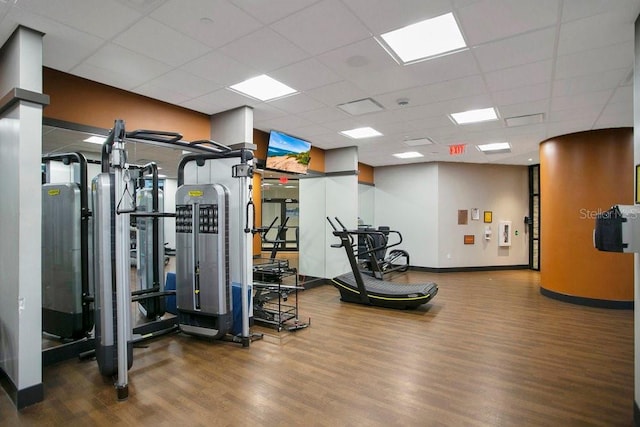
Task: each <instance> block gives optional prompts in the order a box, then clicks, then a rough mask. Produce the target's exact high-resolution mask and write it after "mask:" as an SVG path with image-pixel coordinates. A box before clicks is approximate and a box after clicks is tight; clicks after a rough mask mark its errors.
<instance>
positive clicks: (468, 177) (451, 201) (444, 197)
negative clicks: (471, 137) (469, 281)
mask: <svg viewBox="0 0 640 427" xmlns="http://www.w3.org/2000/svg"><path fill="white" fill-rule="evenodd" d="M438 175H439V180H438V182H439V184H438V204H437V206H438V211H439V215H438V216H439V221H438V229H439V230H440V237H439V242H438V246H439V253H438V267H440V268H448V267H478V266H507V265H526V264H528V263H529V240H528V239H529V234H527V233H525V230H526V228H525V225H524V217H525V216H528V215H529V194H528V191H529V190H528V185H529V184H528V169H527V167H526V166H503V165H488V164H469V163H440V164H439V166H438ZM472 208H478V209H479V211H480V219H479V220H477V221H474V220H472V219H471V209H472ZM458 210H467V211H468V223H467V225H459V224H458ZM484 211H491V212H492V216H493V222H492V223H490V224H485V223H484V221H483V212H484ZM502 220H504V221H511V223H512V230H513V233H512V234H511V246H510V247H499V246H498V223H499V222H500V221H502ZM486 226H490V227H491V230H492V232H493V233H492V237H491V240H485V239H484V237H483V236H484V230H485V227H486ZM515 232H518V236H515V235H514V234H515ZM464 235H474V236H475V244H473V245H465V244H464V240H463V239H464Z"/></svg>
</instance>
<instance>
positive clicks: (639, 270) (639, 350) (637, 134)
mask: <svg viewBox="0 0 640 427" xmlns="http://www.w3.org/2000/svg"><path fill="white" fill-rule="evenodd" d="M634 38H635V67H634V72H633V111H634V113H633V130H634V132H633V158H634V163H635V164H636V165H637V164H639V163H640V17H638V18H636V22H635V34H634ZM634 188H635V183H634ZM633 260H634V268H633V274H634V289H635V291H634V293H635V302H634V304H635V307H636V309H635V311H634V336H635V339H634V346H635V347H634V349H635V351H634V363H635V382H634V390H635V395H634V400H635V404H636V405H638V402H640V309H638V308H640V254H637V253H636V254H633ZM635 421H636V422H638V420H635Z"/></svg>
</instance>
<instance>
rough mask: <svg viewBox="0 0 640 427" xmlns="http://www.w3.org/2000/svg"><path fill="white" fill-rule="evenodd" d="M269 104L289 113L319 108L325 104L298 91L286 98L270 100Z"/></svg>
mask: <svg viewBox="0 0 640 427" xmlns="http://www.w3.org/2000/svg"><path fill="white" fill-rule="evenodd" d="M269 104H271V105H273V106H274V107H276V108H278V109H280V110H284V111H286V112H288V113H292V114H297V113H302V112H305V111H311V110H317V109H319V108H322V107H324V106H325V105H324V104H323V103H321V102H319V101H316V100H315V99H314V98H312V97H310V96H308V95H305V94H304V93H298V94H295V95H291V96H286V97H284V98H280V99H275V100H273V101H270V102H269Z"/></svg>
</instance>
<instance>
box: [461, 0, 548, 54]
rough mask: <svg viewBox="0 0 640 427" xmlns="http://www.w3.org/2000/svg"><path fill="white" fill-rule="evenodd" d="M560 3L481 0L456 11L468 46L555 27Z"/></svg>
mask: <svg viewBox="0 0 640 427" xmlns="http://www.w3.org/2000/svg"><path fill="white" fill-rule="evenodd" d="M559 3H560V2H559V0H536V1H513V0H484V1H480V2H476V3H473V4H471V5H469V6H467V7H463V8H461V9H459V10H458V19H460V21H461V23H462V32H463V34H464V35H465V37H466V39H467V44H468V45H470V46H475V45H478V44H481V43H486V42H489V41H492V40H498V39H502V38H505V37H510V36H513V35H516V34H522V33H525V32H528V31H533V30H537V29H541V28H544V27H547V26H551V25H555V24H556V22H557V20H558V12H559V10H560V9H559Z"/></svg>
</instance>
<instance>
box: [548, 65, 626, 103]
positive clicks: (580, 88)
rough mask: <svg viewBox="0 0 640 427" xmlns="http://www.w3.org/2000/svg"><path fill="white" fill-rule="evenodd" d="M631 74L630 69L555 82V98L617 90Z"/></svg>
mask: <svg viewBox="0 0 640 427" xmlns="http://www.w3.org/2000/svg"><path fill="white" fill-rule="evenodd" d="M628 73H629V69H628V68H620V69H617V70H609V71H603V72H598V73H591V74H585V75H582V76H577V77H571V78H566V79H561V80H556V81H554V82H553V96H571V95H577V94H580V93H585V92H597V91H601V90H604V89H614V88H616V87H617V86H618V85H619V84H620V83H621V82H622V81H623V79H624V78H626V76H627V74H628Z"/></svg>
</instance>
